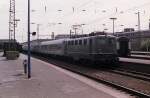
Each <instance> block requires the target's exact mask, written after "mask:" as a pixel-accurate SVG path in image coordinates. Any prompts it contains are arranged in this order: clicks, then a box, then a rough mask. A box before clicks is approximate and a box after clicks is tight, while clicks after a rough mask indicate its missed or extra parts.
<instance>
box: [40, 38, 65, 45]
mask: <svg viewBox="0 0 150 98" xmlns="http://www.w3.org/2000/svg"><path fill="white" fill-rule="evenodd" d="M65 40H66V39H57V40H51V41H44V42H41V44H42V45H47V44H59V43H60V44H61V43H62V42H63V41H65Z"/></svg>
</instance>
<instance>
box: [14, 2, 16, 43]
mask: <svg viewBox="0 0 150 98" xmlns="http://www.w3.org/2000/svg"><path fill="white" fill-rule="evenodd" d="M15 14H16V8H15V0H14V42H15V39H16V27H15V26H16V22H15V20H16V19H15V18H16V17H15V16H16V15H15Z"/></svg>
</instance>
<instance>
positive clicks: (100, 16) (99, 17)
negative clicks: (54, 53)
mask: <svg viewBox="0 0 150 98" xmlns="http://www.w3.org/2000/svg"><path fill="white" fill-rule="evenodd" d="M9 1H10V0H1V2H0V13H1V14H0V35H1V36H0V39H4V38H8V21H9ZM30 1H31V10H34V11H31V22H32V23H35V24H31V32H32V31H36V28H37V25H36V24H41V25H40V35H41V36H40V37H41V38H50V37H49V36H47V35H50V34H51V32H55V35H56V34H69V30H70V29H71V26H72V25H80V24H85V25H84V26H83V27H82V29H83V33H90V32H92V31H103V30H104V29H108V30H107V31H108V32H112V21H111V20H110V19H109V18H111V17H116V18H117V20H116V21H115V31H121V30H122V29H123V28H127V27H130V28H135V30H137V26H135V25H137V20H138V17H137V14H135V13H137V12H138V11H139V12H140V20H141V29H143V30H144V29H148V22H149V19H150V11H149V10H150V1H149V0H30ZM58 10H61V11H58ZM16 18H17V19H20V21H19V22H18V25H17V28H16V39H17V40H18V41H20V42H22V41H26V40H27V0H16ZM58 23H62V24H58ZM120 25H124V26H122V27H121V26H120ZM82 29H81V30H78V33H81V31H82ZM32 39H36V36H35V37H32Z"/></svg>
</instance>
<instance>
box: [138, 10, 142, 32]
mask: <svg viewBox="0 0 150 98" xmlns="http://www.w3.org/2000/svg"><path fill="white" fill-rule="evenodd" d="M138 30H139V31H140V30H141V23H140V12H138Z"/></svg>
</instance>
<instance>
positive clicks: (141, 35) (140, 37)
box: [115, 30, 150, 51]
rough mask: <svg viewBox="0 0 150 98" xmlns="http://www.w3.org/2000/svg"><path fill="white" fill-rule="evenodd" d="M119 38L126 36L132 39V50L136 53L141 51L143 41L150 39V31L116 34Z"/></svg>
mask: <svg viewBox="0 0 150 98" xmlns="http://www.w3.org/2000/svg"><path fill="white" fill-rule="evenodd" d="M115 35H116V36H117V37H120V36H125V37H128V38H129V39H130V42H131V49H132V50H134V51H138V50H140V47H141V44H142V42H143V41H146V40H148V39H150V30H143V31H132V32H116V33H115Z"/></svg>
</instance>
